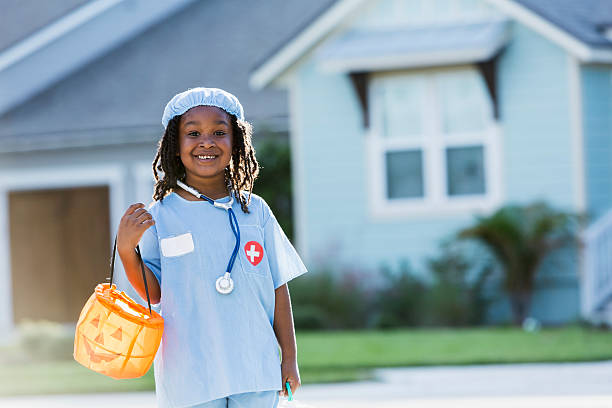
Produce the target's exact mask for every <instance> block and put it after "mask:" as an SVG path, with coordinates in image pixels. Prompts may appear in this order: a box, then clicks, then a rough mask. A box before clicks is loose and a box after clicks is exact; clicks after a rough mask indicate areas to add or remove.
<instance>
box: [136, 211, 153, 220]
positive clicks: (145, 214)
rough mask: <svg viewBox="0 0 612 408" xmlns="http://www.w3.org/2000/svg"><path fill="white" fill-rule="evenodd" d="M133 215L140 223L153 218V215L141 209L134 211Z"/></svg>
mask: <svg viewBox="0 0 612 408" xmlns="http://www.w3.org/2000/svg"><path fill="white" fill-rule="evenodd" d="M134 216H135V217H136V222H138V223H142V222H143V221H146V220H149V219H151V218H153V216H152V215H151V214H150V213H148V212H147V211H146V210H143V211H142V212H140V213H134Z"/></svg>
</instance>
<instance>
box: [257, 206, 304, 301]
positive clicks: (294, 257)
mask: <svg viewBox="0 0 612 408" xmlns="http://www.w3.org/2000/svg"><path fill="white" fill-rule="evenodd" d="M263 229H264V250H265V253H266V254H267V257H268V263H269V265H270V272H271V274H272V281H273V282H274V289H277V288H279V287H280V286H282V285H284V284H285V283H287V282H289V281H290V280H291V279H294V278H297V277H298V276H300V275H302V274H304V273H306V272H307V269H306V266H304V263H303V262H302V260H301V259H300V256H299V255H298V253H297V252H296V250H295V248H293V245H291V242H290V241H289V239H288V238H287V236H286V235H285V233H284V232H283V229H282V228H281V226H280V225H279V223H278V221H277V220H276V217H274V214H272V212H271V211H270V217H269V218H268V219H267V221H266V222H265V224H264V228H263Z"/></svg>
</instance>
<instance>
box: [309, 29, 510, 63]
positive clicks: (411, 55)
mask: <svg viewBox="0 0 612 408" xmlns="http://www.w3.org/2000/svg"><path fill="white" fill-rule="evenodd" d="M509 24H510V23H509V22H508V21H507V20H497V21H487V22H479V23H471V24H465V23H464V24H461V25H452V26H448V25H445V26H433V27H432V26H428V27H426V28H417V29H388V30H371V31H350V32H347V33H345V34H343V35H342V36H340V37H339V38H337V39H335V40H333V41H332V42H330V43H329V44H328V45H326V46H324V47H323V48H321V50H320V51H319V52H318V53H317V60H318V62H319V63H320V64H321V67H322V68H323V69H324V70H327V71H335V72H375V71H387V70H394V69H406V68H418V67H431V66H441V65H459V64H467V63H475V62H481V61H488V60H490V59H492V58H493V57H494V56H495V55H496V54H497V53H498V52H499V51H500V49H501V48H503V47H504V45H505V44H506V42H507V41H508V39H509Z"/></svg>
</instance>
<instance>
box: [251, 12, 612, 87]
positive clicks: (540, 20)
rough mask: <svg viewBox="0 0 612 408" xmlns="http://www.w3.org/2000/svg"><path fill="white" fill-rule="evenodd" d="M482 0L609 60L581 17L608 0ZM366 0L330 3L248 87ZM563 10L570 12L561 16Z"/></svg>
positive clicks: (269, 76) (611, 46)
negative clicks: (568, 14) (577, 0)
mask: <svg viewBox="0 0 612 408" xmlns="http://www.w3.org/2000/svg"><path fill="white" fill-rule="evenodd" d="M483 1H486V2H488V3H489V4H491V5H493V6H495V7H497V8H498V9H499V11H501V12H502V13H504V14H506V15H508V16H510V17H512V18H514V19H516V20H517V21H519V22H521V23H522V24H524V25H526V26H528V27H530V28H532V29H534V30H535V31H537V32H538V33H540V34H541V35H543V36H544V37H546V38H548V39H549V40H550V41H552V42H554V43H557V44H558V45H560V46H561V47H563V48H564V49H566V50H567V52H569V53H570V54H572V55H574V56H576V57H577V58H578V59H579V60H581V61H583V62H608V63H609V62H612V41H609V40H608V39H606V36H605V35H604V34H603V33H602V32H601V23H597V22H596V18H595V17H592V18H588V19H587V18H584V17H581V16H583V15H584V13H585V12H586V10H593V9H598V8H605V3H606V2H608V1H609V0H581V2H578V3H582V4H581V5H580V6H576V5H574V6H572V4H573V3H576V1H575V0H483ZM367 3H368V1H367V0H338V1H337V2H336V3H334V4H333V5H331V6H330V7H329V8H328V9H327V10H326V11H325V12H323V13H322V14H321V15H320V17H319V18H318V19H316V20H315V21H314V22H313V23H312V24H311V25H309V26H308V27H306V28H305V29H304V30H302V31H301V32H300V33H298V34H297V35H296V36H294V37H293V38H291V39H290V40H289V41H288V42H286V43H284V45H283V46H282V47H280V48H279V49H278V51H277V52H275V53H274V54H272V56H271V57H270V58H269V59H268V60H266V61H264V62H263V63H262V64H260V65H259V66H257V67H256V68H255V69H254V70H253V71H252V74H251V77H250V81H249V84H250V85H251V87H253V88H254V89H261V88H263V87H265V86H267V85H268V84H270V83H271V82H272V81H273V80H274V79H275V78H277V77H278V76H279V75H280V74H282V73H283V72H285V71H286V70H287V69H288V68H289V67H290V66H291V65H292V64H293V63H295V61H297V59H298V58H300V57H301V56H302V55H303V54H305V53H306V52H307V51H308V50H310V49H311V48H312V47H314V46H315V45H316V44H317V43H318V42H319V41H321V40H322V39H323V38H324V37H325V36H326V35H328V34H329V33H330V32H331V31H332V30H333V29H335V28H336V27H337V25H339V24H340V23H341V22H342V21H345V20H346V19H347V18H348V17H349V16H351V15H352V14H354V13H356V11H357V10H358V9H359V8H361V7H363V6H365V5H366V4H367ZM581 10H582V11H581ZM606 10H607V9H606ZM564 13H570V14H571V15H570V16H565V17H563V18H561V17H560V16H564ZM608 14H612V11H606V13H604V15H605V16H608ZM606 19H607V17H606ZM611 21H612V19H611ZM598 24H599V25H598ZM610 26H612V23H611V24H610ZM606 42H607V44H606ZM595 45H597V46H598V47H594V46H595Z"/></svg>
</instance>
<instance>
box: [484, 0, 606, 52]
mask: <svg viewBox="0 0 612 408" xmlns="http://www.w3.org/2000/svg"><path fill="white" fill-rule="evenodd" d="M486 1H488V2H489V3H491V4H492V5H494V6H496V7H497V8H499V10H501V11H502V12H504V13H506V14H508V15H509V16H511V17H514V18H515V19H517V20H518V21H520V22H521V23H523V24H525V25H526V26H527V27H529V28H531V29H533V30H534V31H536V32H537V33H539V34H541V35H542V36H544V37H545V38H548V39H549V40H550V41H552V42H553V43H555V44H557V45H559V46H560V47H561V48H564V49H565V50H566V51H567V52H569V53H570V54H572V55H573V56H575V57H576V58H578V60H580V62H587V63H593V62H600V63H610V62H612V49H610V50H609V51H608V50H597V49H594V48H592V47H590V46H589V45H587V44H585V43H583V42H582V41H580V40H579V39H577V38H576V37H574V36H573V35H571V34H569V33H568V32H566V31H564V30H563V29H561V28H559V27H557V26H556V25H554V24H553V23H552V22H550V21H548V20H546V19H545V18H543V17H540V16H539V15H538V14H536V13H535V12H533V11H531V10H530V9H529V8H528V7H525V6H523V5H521V4H519V3H516V2H515V1H512V0H486Z"/></svg>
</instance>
